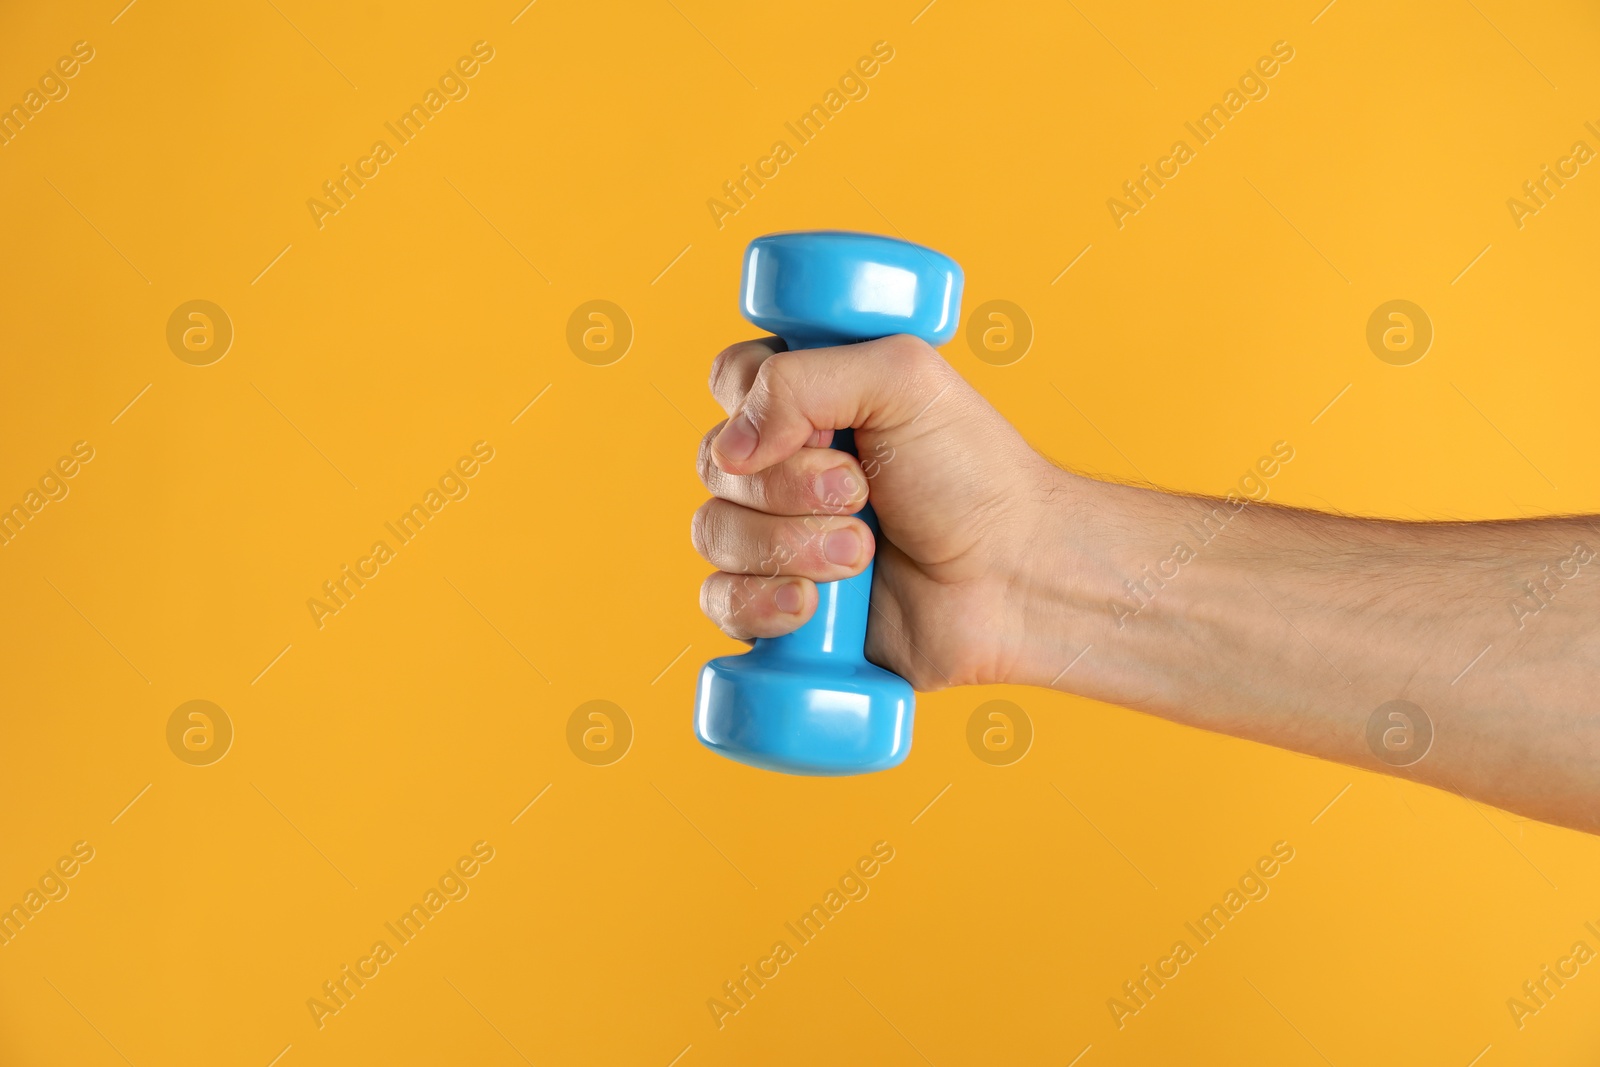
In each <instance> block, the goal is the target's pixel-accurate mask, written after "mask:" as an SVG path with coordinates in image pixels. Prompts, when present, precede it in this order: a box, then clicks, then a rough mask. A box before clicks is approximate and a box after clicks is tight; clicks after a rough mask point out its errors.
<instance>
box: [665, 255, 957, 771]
mask: <svg viewBox="0 0 1600 1067" xmlns="http://www.w3.org/2000/svg"><path fill="white" fill-rule="evenodd" d="M961 287H962V273H961V268H960V266H958V265H957V264H956V262H955V261H954V260H952V259H950V258H949V257H948V256H945V255H943V254H941V253H939V252H935V251H933V250H932V249H930V248H924V247H922V246H920V245H915V244H912V243H910V242H908V241H900V240H895V239H893V238H889V237H880V236H877V235H875V234H865V233H850V232H845V231H840V230H819V231H813V232H804V233H779V234H769V235H767V236H765V237H758V238H756V239H755V240H754V241H751V242H750V246H749V247H748V248H747V249H746V250H745V257H744V274H743V278H742V279H741V281H740V286H739V310H740V311H741V312H742V313H743V315H744V317H745V318H747V319H749V320H750V321H751V322H753V323H755V324H756V325H757V326H760V327H761V328H763V329H765V330H768V331H770V332H772V333H774V334H776V335H777V336H779V337H781V338H782V339H783V341H784V343H785V344H786V345H788V347H789V348H790V350H798V349H805V348H825V347H829V346H834V345H847V344H854V343H857V342H860V341H868V340H872V339H874V338H878V337H887V336H890V335H892V334H912V335H914V336H916V337H920V338H922V339H923V340H924V341H927V342H928V343H929V344H932V345H942V344H944V343H946V342H948V341H949V340H950V339H951V338H952V337H954V336H955V332H956V325H957V320H958V319H959V317H960V308H961ZM863 358H869V357H866V356H863ZM833 447H835V448H843V449H845V450H847V451H850V452H852V453H853V452H854V441H853V436H852V434H851V433H850V431H848V430H842V431H840V432H837V433H835V434H834V444H833ZM869 492H870V490H869ZM859 517H860V518H861V519H862V520H863V521H865V522H866V523H867V525H868V526H870V527H871V528H872V532H873V534H874V536H876V535H877V533H878V524H877V520H876V518H875V517H874V516H873V514H872V508H871V507H870V506H868V507H865V508H863V509H862V510H861V511H860V512H859ZM872 571H873V565H872V564H870V563H869V564H868V565H867V568H866V569H865V570H864V571H862V572H861V573H860V574H858V575H856V576H855V577H852V578H846V579H844V580H843V581H838V582H826V583H819V584H818V586H817V593H818V597H817V611H816V614H815V615H813V616H812V617H811V618H810V619H809V620H808V621H807V622H806V624H805V625H804V626H802V627H800V628H799V629H798V630H796V631H794V632H793V633H791V634H787V635H785V636H783V637H775V638H763V639H761V640H758V641H756V643H755V647H754V648H753V649H752V650H751V651H749V652H747V653H745V654H744V655H741V656H719V657H718V658H716V659H713V660H712V661H711V662H709V663H707V664H706V665H705V666H704V667H702V668H701V669H700V679H699V683H698V687H697V691H696V693H695V718H694V729H695V735H696V736H697V737H698V738H699V739H700V741H701V742H702V743H703V744H705V745H706V746H707V747H708V748H710V749H712V750H713V751H715V752H718V753H720V754H721V755H724V756H727V757H728V758H729V759H734V760H738V761H739V762H741V763H748V764H750V765H751V766H753V767H761V768H763V769H766V770H771V771H780V772H783V773H786V774H808V775H848V774H866V773H869V772H872V771H882V770H887V769H889V768H890V767H894V766H897V765H899V764H900V763H901V762H903V761H904V760H905V758H906V755H907V754H908V753H909V752H910V751H911V726H912V719H913V713H914V709H915V704H916V699H915V693H914V692H913V691H912V688H911V685H910V683H908V682H907V681H906V680H905V679H904V678H901V677H900V676H899V675H897V674H894V673H892V672H890V671H886V670H884V669H883V668H881V667H878V666H875V665H874V664H872V663H869V662H868V661H867V659H866V656H865V654H864V653H863V648H864V646H865V643H866V636H867V620H868V616H869V613H870V597H871V593H872Z"/></svg>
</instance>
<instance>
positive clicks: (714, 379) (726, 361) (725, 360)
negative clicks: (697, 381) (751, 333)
mask: <svg viewBox="0 0 1600 1067" xmlns="http://www.w3.org/2000/svg"><path fill="white" fill-rule="evenodd" d="M743 347H744V342H742V341H741V342H740V343H738V344H732V345H729V346H728V347H727V348H724V349H723V350H722V351H721V352H718V353H717V356H716V358H715V359H713V360H712V361H711V373H710V375H708V376H707V379H706V382H707V384H708V385H710V387H711V391H712V392H713V393H715V392H716V391H717V385H718V383H720V382H721V381H722V376H723V375H724V374H726V373H728V370H729V369H730V368H731V367H732V366H733V364H734V362H735V361H736V360H737V358H738V356H739V352H740V350H741V349H742V348H743Z"/></svg>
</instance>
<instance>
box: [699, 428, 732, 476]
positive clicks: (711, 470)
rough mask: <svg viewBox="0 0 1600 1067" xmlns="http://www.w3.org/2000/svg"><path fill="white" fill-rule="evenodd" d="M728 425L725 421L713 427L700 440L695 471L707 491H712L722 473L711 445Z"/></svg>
mask: <svg viewBox="0 0 1600 1067" xmlns="http://www.w3.org/2000/svg"><path fill="white" fill-rule="evenodd" d="M727 424H728V420H727V419H723V420H722V421H721V422H719V423H717V424H716V425H715V426H713V427H711V429H710V431H709V432H707V433H706V435H705V436H704V437H702V438H700V451H699V454H698V455H697V456H696V457H695V469H696V470H697V471H698V472H699V474H700V484H701V485H704V486H705V487H706V488H707V489H712V482H713V481H714V480H715V479H716V478H717V477H718V476H719V475H720V474H721V473H722V468H720V467H718V466H717V462H716V459H715V457H714V456H713V455H712V452H711V443H712V442H713V441H715V440H716V439H717V435H718V434H719V433H721V432H722V428H723V427H724V426H726V425H727ZM714 491H715V490H713V492H714Z"/></svg>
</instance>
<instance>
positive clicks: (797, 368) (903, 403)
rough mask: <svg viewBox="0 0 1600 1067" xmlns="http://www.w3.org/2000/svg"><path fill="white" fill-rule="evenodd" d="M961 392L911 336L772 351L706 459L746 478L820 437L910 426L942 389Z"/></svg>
mask: <svg viewBox="0 0 1600 1067" xmlns="http://www.w3.org/2000/svg"><path fill="white" fill-rule="evenodd" d="M965 387H966V386H965V383H963V382H962V381H961V378H960V376H959V375H957V374H956V373H955V371H954V370H952V369H951V367H950V365H949V364H948V363H946V362H945V361H944V359H943V358H942V357H941V356H940V355H939V353H937V352H935V351H934V350H933V349H932V348H931V347H929V346H928V345H927V344H925V343H923V342H922V341H919V340H917V339H916V338H914V337H905V336H901V337H886V338H884V339H882V340H879V341H868V342H866V343H864V344H859V345H848V346H844V347H841V348H818V349H809V350H805V351H800V352H782V353H774V354H772V355H769V356H768V357H767V358H766V359H764V360H762V361H761V363H760V365H759V367H758V368H757V370H756V377H755V381H754V382H752V383H751V385H750V388H749V391H748V392H746V393H745V396H744V400H743V402H742V403H741V404H740V405H739V407H738V410H736V411H734V412H733V413H732V414H731V415H730V417H729V419H728V422H727V425H725V426H724V427H723V428H722V432H721V433H720V434H719V435H718V436H717V439H716V441H715V442H714V443H713V445H712V454H713V457H714V458H715V460H716V463H717V466H719V467H721V468H722V469H723V470H725V471H727V472H729V473H730V474H751V473H754V472H756V471H760V470H765V469H766V468H768V467H770V466H772V465H773V464H775V463H780V462H782V461H783V460H785V459H788V458H789V457H790V456H792V455H794V454H795V452H797V451H799V450H800V449H801V448H803V447H805V446H806V445H807V444H809V443H810V442H811V441H813V440H815V439H816V437H817V435H818V433H819V432H821V431H828V430H842V429H845V428H846V427H855V428H857V429H863V428H864V429H869V430H877V431H884V430H889V429H892V428H894V427H896V426H900V425H904V424H906V423H909V422H912V421H915V420H916V419H917V418H918V417H920V416H921V414H922V413H923V412H924V411H926V410H927V409H928V408H929V407H930V406H931V405H932V403H933V401H934V400H936V399H938V397H939V395H940V394H941V393H942V392H943V391H944V390H947V389H951V388H965Z"/></svg>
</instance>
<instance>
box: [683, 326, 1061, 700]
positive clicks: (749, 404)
mask: <svg viewBox="0 0 1600 1067" xmlns="http://www.w3.org/2000/svg"><path fill="white" fill-rule="evenodd" d="M711 392H712V393H713V395H714V396H715V397H716V399H717V402H718V403H720V404H721V405H722V407H723V409H724V410H726V411H727V413H728V419H727V421H725V422H723V423H720V424H719V425H717V426H716V427H714V428H713V429H712V430H711V432H710V433H709V434H707V435H706V437H705V440H704V441H702V442H701V447H700V460H699V466H700V478H701V481H703V482H704V483H705V486H706V488H707V489H708V490H710V492H711V493H712V498H711V499H710V500H708V501H706V503H705V505H704V506H702V507H701V508H700V510H699V511H698V512H696V513H695V516H694V523H693V527H692V537H693V540H694V546H695V548H696V550H698V551H699V553H700V554H701V555H702V556H704V557H705V558H706V560H707V561H709V562H710V563H711V564H712V565H713V566H715V567H717V568H718V571H717V573H715V574H713V575H711V576H710V577H709V578H707V579H706V582H705V585H704V587H703V588H702V590H701V605H702V608H703V609H704V611H705V612H706V614H707V615H709V616H710V617H711V618H712V620H713V621H715V622H716V623H717V625H718V626H720V627H721V628H722V629H723V631H724V632H725V633H727V634H729V635H730V636H733V637H737V638H741V639H749V638H752V637H776V636H779V635H781V634H786V633H789V632H790V631H792V630H794V629H796V628H797V627H799V626H800V625H801V624H802V623H804V622H805V621H806V620H807V619H809V618H810V617H811V614H812V612H813V611H814V610H815V608H816V603H817V591H816V584H815V583H817V582H830V581H836V580H838V579H840V578H846V577H849V576H851V575H854V574H858V573H860V572H861V570H862V569H863V568H864V567H865V566H866V565H867V563H868V561H869V560H871V559H872V558H873V557H874V554H876V557H877V569H876V571H875V573H874V577H873V591H872V607H873V612H872V617H871V620H870V621H869V623H868V630H867V649H866V651H867V657H868V658H869V659H871V660H872V661H873V662H875V663H878V664H881V665H882V666H884V667H887V668H889V669H890V670H892V671H894V672H895V673H897V674H899V675H901V676H902V677H904V678H906V679H907V680H908V681H910V682H911V683H912V684H913V685H914V686H916V688H918V689H922V690H931V689H940V688H943V687H944V686H947V685H966V684H974V683H984V682H1000V681H1007V680H1012V679H1013V677H1014V674H1015V672H1016V669H1017V667H1018V665H1019V663H1020V662H1021V661H1022V659H1023V658H1024V657H1025V655H1026V652H1027V646H1028V644H1029V641H1030V639H1031V637H1030V634H1029V633H1028V622H1029V620H1028V619H1027V617H1026V615H1027V609H1028V607H1029V604H1030V602H1031V601H1032V600H1033V598H1032V597H1031V596H1030V590H1031V589H1032V588H1033V587H1034V584H1035V583H1034V576H1035V574H1036V573H1037V572H1038V571H1039V570H1040V569H1042V568H1044V567H1045V560H1044V558H1043V549H1045V548H1046V547H1047V546H1054V544H1055V543H1056V542H1058V541H1059V540H1060V538H1061V537H1062V535H1063V534H1064V533H1066V531H1065V530H1064V529H1063V528H1062V527H1061V525H1060V522H1059V516H1057V515H1056V514H1054V512H1059V511H1061V510H1062V509H1061V508H1060V507H1051V506H1049V505H1050V502H1051V501H1052V500H1054V501H1055V502H1056V503H1057V504H1059V503H1061V497H1062V495H1063V494H1065V493H1066V492H1068V483H1069V481H1070V480H1072V476H1071V475H1068V474H1066V473H1065V472H1063V471H1061V470H1058V469H1057V468H1055V467H1054V466H1052V465H1051V464H1050V463H1048V462H1047V461H1045V460H1044V459H1043V458H1042V457H1040V456H1039V455H1038V453H1036V452H1034V451H1033V449H1031V448H1029V447H1028V445H1027V444H1026V443H1025V442H1024V441H1023V440H1022V438H1021V437H1020V436H1019V435H1018V434H1017V432H1016V431H1015V430H1014V429H1013V428H1012V427H1011V424H1010V423H1008V422H1007V421H1006V420H1005V419H1004V418H1002V417H1001V416H1000V414H999V413H998V412H996V411H995V410H994V408H992V407H990V406H989V404H988V402H987V401H985V400H984V399H983V398H982V397H981V396H979V395H978V394H977V393H976V392H974V391H973V389H972V387H971V386H969V385H968V384H967V383H966V382H965V381H964V380H963V379H962V378H961V376H960V375H959V374H957V373H956V372H955V370H954V369H952V368H951V367H950V365H949V364H948V363H946V362H945V361H944V359H943V358H942V357H940V355H939V354H938V353H937V352H935V351H934V350H933V349H932V348H930V347H929V346H928V345H926V344H925V343H923V342H922V341H919V340H917V339H916V338H913V337H890V338H885V339H883V340H880V341H869V342H866V343H864V344H859V345H850V346H846V347H842V348H821V349H810V350H806V351H801V352H785V351H784V350H783V347H782V342H781V341H779V340H777V339H776V338H767V339H765V340H759V341H746V342H744V343H742V344H737V345H734V346H733V347H732V348H729V349H727V350H726V351H724V352H723V353H722V354H721V355H719V356H718V357H717V359H716V362H715V363H714V364H713V365H712V369H711ZM849 428H854V430H855V441H856V450H857V453H858V455H859V459H858V458H853V457H851V456H850V455H849V454H848V453H845V452H841V451H837V450H835V449H831V448H827V447H824V446H826V445H827V444H828V443H829V442H830V441H831V440H832V437H833V432H834V431H835V430H842V429H849ZM869 491H870V494H871V498H872V506H873V509H874V510H875V511H876V512H877V515H878V522H879V524H880V526H881V529H882V533H883V539H882V540H880V541H876V542H875V541H874V538H873V536H872V533H871V531H869V530H868V529H867V526H866V524H865V523H864V522H862V521H861V520H860V519H857V518H852V517H850V516H851V515H852V514H853V513H854V512H856V511H858V510H860V508H861V506H862V504H863V503H865V502H866V499H867V496H868V493H869ZM1047 513H1049V514H1050V516H1051V517H1050V519H1049V520H1048V521H1047V519H1046V515H1047Z"/></svg>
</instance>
